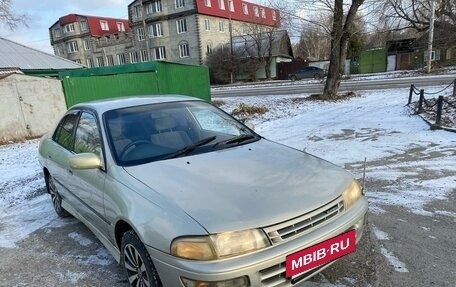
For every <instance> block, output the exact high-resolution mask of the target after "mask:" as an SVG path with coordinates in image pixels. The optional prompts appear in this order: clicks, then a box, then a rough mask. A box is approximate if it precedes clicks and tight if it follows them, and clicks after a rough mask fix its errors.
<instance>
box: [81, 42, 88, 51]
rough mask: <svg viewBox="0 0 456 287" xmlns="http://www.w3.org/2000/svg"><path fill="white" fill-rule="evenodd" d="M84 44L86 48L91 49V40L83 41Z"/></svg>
mask: <svg viewBox="0 0 456 287" xmlns="http://www.w3.org/2000/svg"><path fill="white" fill-rule="evenodd" d="M82 44H83V46H84V50H86V51H87V50H90V43H89V40H83V42H82Z"/></svg>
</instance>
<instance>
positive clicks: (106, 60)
mask: <svg viewBox="0 0 456 287" xmlns="http://www.w3.org/2000/svg"><path fill="white" fill-rule="evenodd" d="M49 33H50V39H51V45H52V47H53V48H54V54H55V55H57V56H60V57H62V58H66V59H69V60H72V61H74V62H77V63H79V64H82V65H86V66H88V67H103V66H113V65H119V64H126V63H130V62H131V61H132V59H133V60H134V58H135V55H136V48H135V46H134V37H133V35H132V33H131V28H130V25H129V23H128V20H127V19H116V18H108V17H98V16H86V15H79V14H69V15H66V16H63V17H61V18H60V19H59V20H58V21H57V22H55V23H54V24H53V25H52V26H51V27H50V28H49Z"/></svg>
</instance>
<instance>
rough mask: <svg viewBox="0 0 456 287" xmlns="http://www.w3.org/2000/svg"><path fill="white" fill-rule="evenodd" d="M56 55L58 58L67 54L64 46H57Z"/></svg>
mask: <svg viewBox="0 0 456 287" xmlns="http://www.w3.org/2000/svg"><path fill="white" fill-rule="evenodd" d="M55 53H56V55H57V56H63V55H64V54H65V46H64V45H63V44H60V45H57V46H56V48H55Z"/></svg>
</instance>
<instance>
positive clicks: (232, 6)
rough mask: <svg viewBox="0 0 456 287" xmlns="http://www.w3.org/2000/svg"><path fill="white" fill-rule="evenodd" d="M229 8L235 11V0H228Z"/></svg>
mask: <svg viewBox="0 0 456 287" xmlns="http://www.w3.org/2000/svg"><path fill="white" fill-rule="evenodd" d="M228 9H230V11H231V12H234V3H233V0H228Z"/></svg>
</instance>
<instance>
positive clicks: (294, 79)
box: [290, 75, 298, 82]
mask: <svg viewBox="0 0 456 287" xmlns="http://www.w3.org/2000/svg"><path fill="white" fill-rule="evenodd" d="M297 79H298V78H297V77H296V76H295V75H293V76H291V77H290V80H291V81H292V82H294V81H296V80H297Z"/></svg>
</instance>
